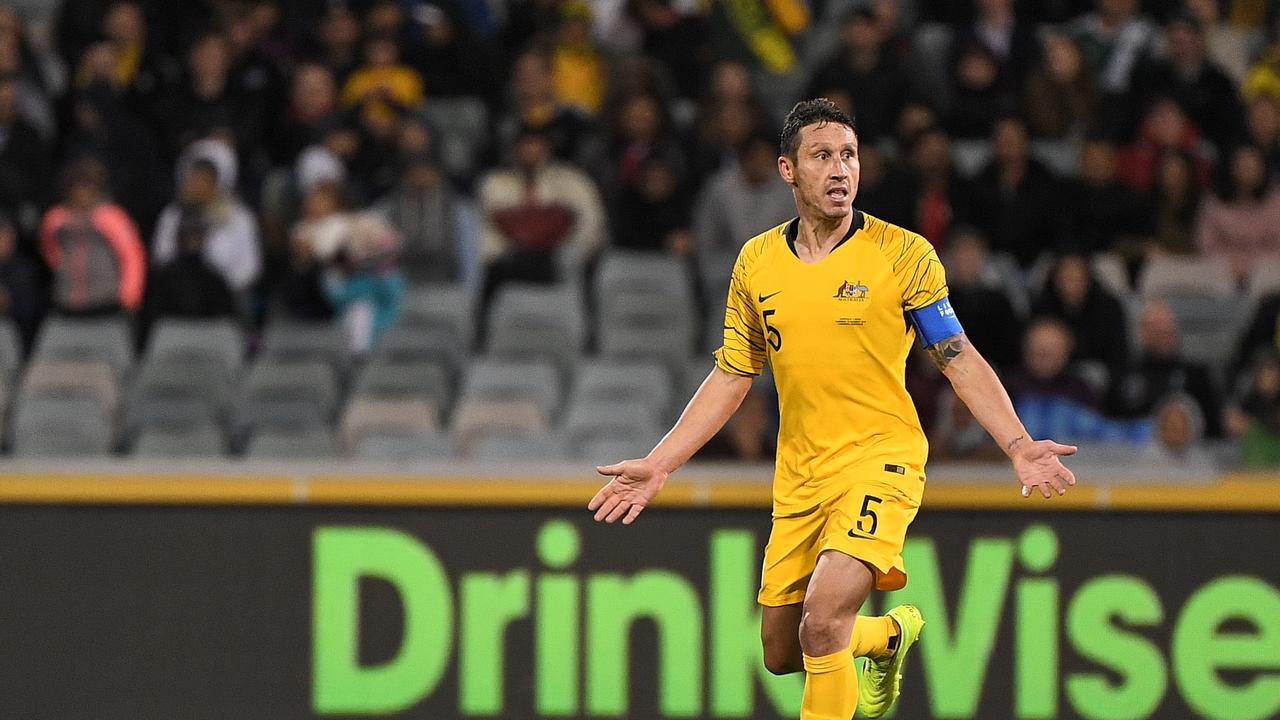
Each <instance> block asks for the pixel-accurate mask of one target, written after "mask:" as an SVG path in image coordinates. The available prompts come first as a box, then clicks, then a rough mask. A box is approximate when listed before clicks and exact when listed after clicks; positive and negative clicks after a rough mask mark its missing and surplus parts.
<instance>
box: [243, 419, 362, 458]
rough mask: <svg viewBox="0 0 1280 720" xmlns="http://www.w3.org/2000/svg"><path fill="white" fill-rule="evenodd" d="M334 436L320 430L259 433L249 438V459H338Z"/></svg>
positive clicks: (280, 430) (270, 430) (273, 430)
mask: <svg viewBox="0 0 1280 720" xmlns="http://www.w3.org/2000/svg"><path fill="white" fill-rule="evenodd" d="M338 455H339V452H338V445H337V443H336V442H335V441H334V438H333V434H332V433H330V432H329V431H328V430H326V429H324V428H319V427H312V428H299V429H293V430H290V429H283V428H272V429H267V430H262V431H259V432H256V433H254V434H253V436H252V437H250V438H249V444H248V448H247V450H246V451H245V458H246V459H248V460H328V459H333V458H336V457H338Z"/></svg>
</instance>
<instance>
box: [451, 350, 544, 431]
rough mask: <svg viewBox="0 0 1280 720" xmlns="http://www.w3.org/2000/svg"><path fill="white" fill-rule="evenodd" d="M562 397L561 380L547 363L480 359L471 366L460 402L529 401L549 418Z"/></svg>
mask: <svg viewBox="0 0 1280 720" xmlns="http://www.w3.org/2000/svg"><path fill="white" fill-rule="evenodd" d="M561 397H562V393H561V387H560V376H559V374H558V373H557V371H556V369H555V367H554V366H553V365H551V364H550V363H547V362H519V361H515V360H493V359H483V360H478V361H476V362H475V363H474V364H473V365H472V366H471V370H470V372H469V373H468V374H467V378H466V382H464V383H463V390H462V397H461V398H460V399H459V402H463V401H471V402H476V401H488V402H506V401H519V400H528V401H530V402H532V403H534V405H535V407H537V408H538V410H539V412H541V413H542V415H543V416H544V417H547V418H551V417H554V416H555V414H556V412H557V411H558V410H559V408H560V405H561ZM455 412H456V411H455Z"/></svg>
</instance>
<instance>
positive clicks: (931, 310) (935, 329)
mask: <svg viewBox="0 0 1280 720" xmlns="http://www.w3.org/2000/svg"><path fill="white" fill-rule="evenodd" d="M907 317H909V318H911V324H912V325H914V326H915V328H916V335H917V336H919V338H920V347H929V346H930V345H932V344H934V343H937V342H941V341H943V340H946V339H947V338H949V337H951V336H952V335H959V334H960V333H962V332H964V328H962V327H960V321H959V320H957V319H956V311H955V310H952V309H951V300H949V299H948V298H942V299H941V300H939V301H938V302H936V303H933V304H932V305H925V306H924V307H922V308H919V309H917V310H908V311H907Z"/></svg>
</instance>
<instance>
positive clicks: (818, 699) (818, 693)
mask: <svg viewBox="0 0 1280 720" xmlns="http://www.w3.org/2000/svg"><path fill="white" fill-rule="evenodd" d="M874 586H875V574H874V573H873V572H872V570H871V569H870V568H868V567H867V566H866V565H865V564H864V563H863V562H862V561H861V560H858V559H856V558H853V557H851V556H849V555H846V554H844V553H842V552H837V551H827V552H824V553H822V554H821V555H820V556H819V557H818V564H817V566H816V567H815V568H814V570H813V577H811V578H810V580H809V587H808V589H807V591H806V594H805V600H804V606H803V615H802V617H801V620H800V649H801V651H802V653H803V658H804V669H805V683H804V700H803V703H802V704H801V706H800V718H801V720H848V719H849V718H851V717H853V713H854V712H855V711H856V710H857V709H858V671H857V669H856V668H855V666H854V664H853V654H852V652H851V651H850V647H849V641H850V638H851V636H852V632H853V627H854V624H855V621H856V619H857V617H858V609H859V608H861V607H862V605H863V603H865V602H866V600H867V596H868V595H869V594H870V593H871V589H872V587H874Z"/></svg>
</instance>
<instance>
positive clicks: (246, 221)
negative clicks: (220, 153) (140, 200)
mask: <svg viewBox="0 0 1280 720" xmlns="http://www.w3.org/2000/svg"><path fill="white" fill-rule="evenodd" d="M231 182H232V179H230V178H227V179H225V180H223V181H221V182H220V180H219V174H218V167H217V165H215V164H214V162H213V161H211V160H209V159H208V158H198V159H196V160H194V161H193V162H192V163H191V165H190V167H189V168H187V170H186V172H185V173H184V174H183V176H182V177H181V179H180V185H179V188H178V199H177V200H176V201H174V202H173V203H170V204H169V206H168V207H166V208H165V209H164V212H162V213H161V214H160V220H159V222H158V223H157V224H156V234H155V240H154V242H153V244H152V248H151V254H152V257H153V258H154V260H155V262H156V263H157V264H160V265H164V264H167V263H169V262H170V261H172V260H173V259H175V258H176V257H177V255H178V227H179V225H180V224H181V222H182V219H183V216H184V215H186V216H189V217H191V218H193V219H192V220H189V221H188V222H199V223H201V224H202V226H203V228H204V229H203V231H202V233H203V235H204V237H203V239H202V243H201V245H202V247H203V251H204V253H205V260H206V261H207V262H208V263H209V266H210V267H212V268H214V269H215V270H217V271H218V272H219V273H221V275H222V278H223V280H224V281H226V283H227V286H228V287H230V288H231V289H232V290H233V291H235V292H237V293H244V292H246V291H247V290H248V289H249V286H251V285H252V284H253V283H254V281H256V280H257V279H258V274H259V273H261V272H262V248H261V244H260V242H259V239H258V224H257V220H256V219H255V218H254V216H253V213H251V212H249V209H248V208H247V207H246V206H245V205H244V203H242V202H240V200H239V199H238V198H237V197H235V195H234V194H232V192H231V190H230V187H229V185H230V183H231Z"/></svg>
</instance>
